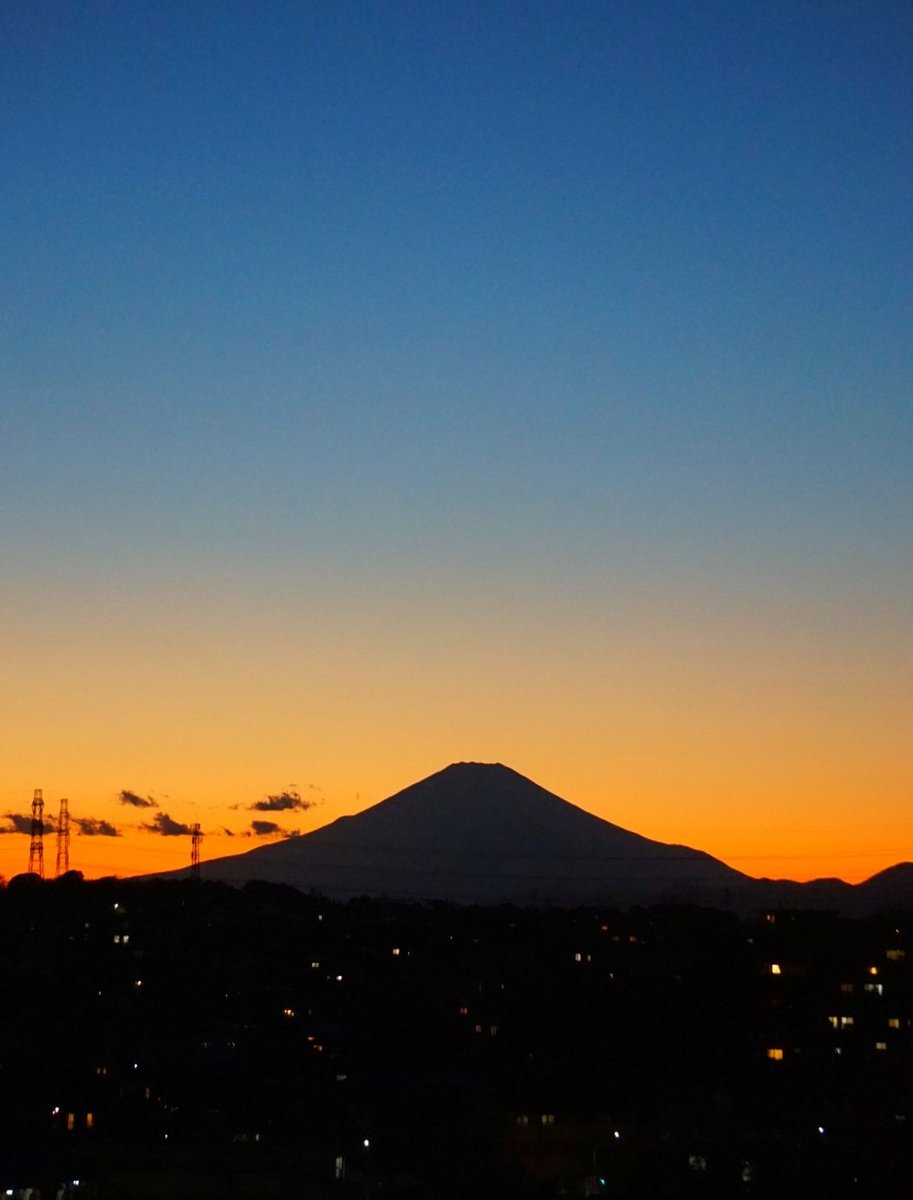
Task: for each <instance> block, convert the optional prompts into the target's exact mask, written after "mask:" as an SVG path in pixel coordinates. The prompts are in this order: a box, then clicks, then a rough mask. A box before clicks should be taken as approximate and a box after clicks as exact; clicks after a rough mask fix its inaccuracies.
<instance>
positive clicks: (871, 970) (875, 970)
mask: <svg viewBox="0 0 913 1200" xmlns="http://www.w3.org/2000/svg"><path fill="white" fill-rule="evenodd" d="M869 974H870V975H877V974H878V968H877V967H869Z"/></svg>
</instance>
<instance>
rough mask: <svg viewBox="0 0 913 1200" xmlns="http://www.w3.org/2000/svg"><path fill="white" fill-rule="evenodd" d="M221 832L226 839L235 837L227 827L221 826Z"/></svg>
mask: <svg viewBox="0 0 913 1200" xmlns="http://www.w3.org/2000/svg"><path fill="white" fill-rule="evenodd" d="M222 832H223V833H224V834H225V836H226V837H234V836H235V835H234V832H233V831H232V830H231V829H229V828H228V826H227V825H223V826H222Z"/></svg>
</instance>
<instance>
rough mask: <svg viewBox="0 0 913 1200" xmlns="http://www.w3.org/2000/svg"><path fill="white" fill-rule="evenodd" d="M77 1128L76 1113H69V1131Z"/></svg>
mask: <svg viewBox="0 0 913 1200" xmlns="http://www.w3.org/2000/svg"><path fill="white" fill-rule="evenodd" d="M75 1128H76V1113H67V1132H68V1133H72V1132H73V1130H74V1129H75Z"/></svg>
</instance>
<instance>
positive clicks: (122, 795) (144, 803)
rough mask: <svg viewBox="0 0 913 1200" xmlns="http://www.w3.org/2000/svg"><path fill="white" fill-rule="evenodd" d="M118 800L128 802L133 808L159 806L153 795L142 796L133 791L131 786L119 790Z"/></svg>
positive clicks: (122, 802) (123, 802)
mask: <svg viewBox="0 0 913 1200" xmlns="http://www.w3.org/2000/svg"><path fill="white" fill-rule="evenodd" d="M117 802H118V804H128V805H130V807H131V808H158V804H156V802H155V801H154V800H153V799H152V797H151V796H140V795H138V793H136V792H131V791H130V789H129V788H124V789H123V791H120V792H118V794H117Z"/></svg>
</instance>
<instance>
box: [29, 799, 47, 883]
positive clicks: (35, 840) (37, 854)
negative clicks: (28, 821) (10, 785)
mask: <svg viewBox="0 0 913 1200" xmlns="http://www.w3.org/2000/svg"><path fill="white" fill-rule="evenodd" d="M29 874H30V875H38V876H40V877H41V878H42V879H44V797H43V796H42V794H41V788H35V794H34V795H33V796H32V840H31V841H30V842H29Z"/></svg>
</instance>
